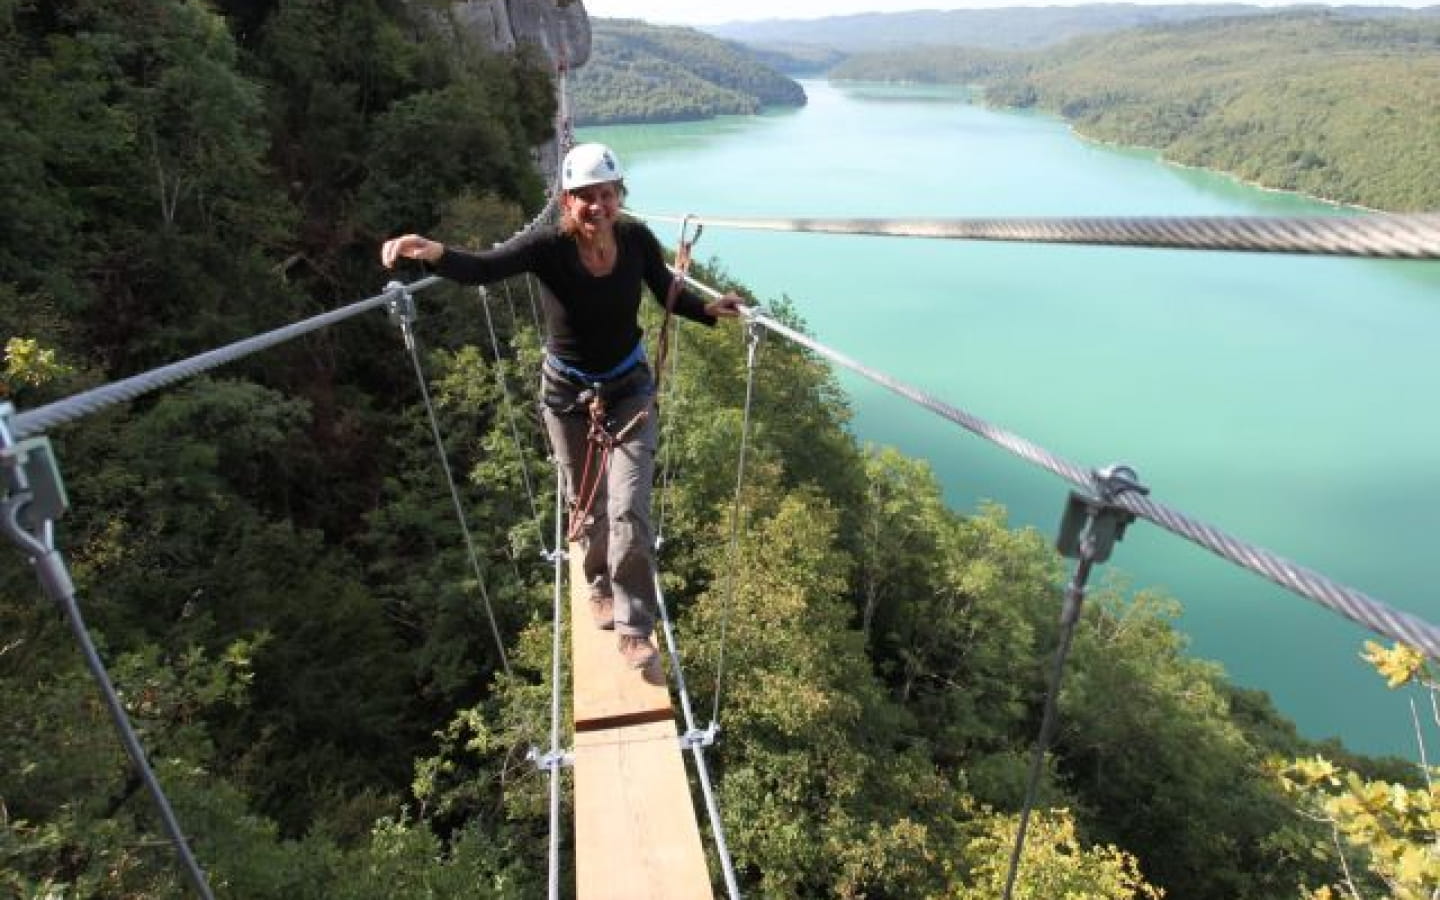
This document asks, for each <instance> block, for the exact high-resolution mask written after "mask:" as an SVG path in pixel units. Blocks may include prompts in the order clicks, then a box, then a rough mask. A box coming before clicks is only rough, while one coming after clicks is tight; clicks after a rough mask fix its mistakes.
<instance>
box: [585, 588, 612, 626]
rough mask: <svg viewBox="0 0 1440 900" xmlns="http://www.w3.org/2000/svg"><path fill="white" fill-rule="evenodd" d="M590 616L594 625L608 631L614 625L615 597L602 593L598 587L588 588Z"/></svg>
mask: <svg viewBox="0 0 1440 900" xmlns="http://www.w3.org/2000/svg"><path fill="white" fill-rule="evenodd" d="M590 618H591V620H592V621H594V623H595V627H596V628H599V629H600V630H602V631H609V630H611V629H612V628H614V627H615V598H614V597H613V596H611V595H610V594H602V593H600V590H599V589H598V588H591V589H590Z"/></svg>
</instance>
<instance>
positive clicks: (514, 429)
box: [478, 287, 550, 554]
mask: <svg viewBox="0 0 1440 900" xmlns="http://www.w3.org/2000/svg"><path fill="white" fill-rule="evenodd" d="M478 293H479V294H480V306H481V308H483V309H484V310H485V327H486V329H487V330H488V331H489V332H490V349H491V352H493V353H494V354H495V380H496V382H498V383H499V385H500V398H501V400H502V402H503V403H504V406H505V416H506V418H507V419H509V421H510V438H511V440H513V441H514V442H515V453H516V455H517V456H519V458H520V477H521V479H522V480H523V481H524V482H525V496H526V497H527V498H528V499H529V501H530V516H531V518H532V519H533V520H534V522H535V535H536V538H537V539H538V540H539V542H540V549H541V550H542V551H544V552H545V553H546V554H549V552H550V548H549V547H547V546H545V527H544V524H543V521H542V520H541V518H540V504H539V503H538V502H537V501H536V500H535V487H534V485H533V484H532V483H531V481H530V463H529V462H528V460H527V459H526V456H525V445H524V443H523V442H522V441H521V440H520V426H519V425H518V424H517V423H516V421H515V405H514V404H513V403H512V402H511V401H510V385H509V383H508V382H507V381H506V380H505V373H504V371H502V370H501V368H500V338H499V337H498V336H497V335H496V333H495V319H494V317H493V316H492V315H491V314H490V293H489V291H487V290H485V288H483V287H482V288H480V289H479V291H478Z"/></svg>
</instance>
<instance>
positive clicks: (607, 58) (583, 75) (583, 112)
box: [571, 19, 805, 125]
mask: <svg viewBox="0 0 1440 900" xmlns="http://www.w3.org/2000/svg"><path fill="white" fill-rule="evenodd" d="M591 39H592V51H591V55H590V61H589V62H588V63H587V64H586V65H585V66H584V67H582V68H580V69H577V70H576V72H575V74H574V76H573V79H572V81H571V96H572V99H573V105H574V110H575V120H576V122H577V123H578V124H581V125H589V124H601V123H622V122H667V121H679V120H687V119H706V118H711V117H713V116H718V115H748V114H752V113H757V112H759V111H760V110H761V109H763V108H764V107H767V106H803V105H804V104H805V91H804V89H803V88H801V87H800V85H799V84H798V83H796V82H795V81H794V80H793V79H791V78H789V77H787V76H785V75H782V74H781V73H780V72H778V71H776V70H775V69H774V68H772V67H771V66H768V65H766V64H765V63H763V62H761V61H759V60H757V59H755V58H754V56H753V55H752V54H750V53H749V52H748V51H747V50H746V49H745V48H743V47H740V46H739V45H737V44H733V43H731V42H728V41H723V40H720V39H719V38H716V37H714V36H712V35H709V34H704V33H702V32H699V31H695V30H693V29H690V28H671V27H663V26H658V25H649V24H647V23H644V22H641V21H639V20H636V19H593V20H592V21H591Z"/></svg>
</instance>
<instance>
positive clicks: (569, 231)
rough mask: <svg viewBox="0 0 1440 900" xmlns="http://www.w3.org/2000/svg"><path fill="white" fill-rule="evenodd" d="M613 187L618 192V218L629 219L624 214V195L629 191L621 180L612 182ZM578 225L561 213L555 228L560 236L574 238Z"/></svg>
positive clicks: (568, 216)
mask: <svg viewBox="0 0 1440 900" xmlns="http://www.w3.org/2000/svg"><path fill="white" fill-rule="evenodd" d="M614 185H615V187H616V188H617V189H618V190H619V192H620V218H621V219H626V218H629V216H628V215H627V214H626V212H625V195H626V194H628V193H630V191H629V189H627V188H626V187H625V179H623V178H622V179H620V180H619V181H616V182H614ZM586 187H589V185H586ZM565 193H567V194H573V193H575V192H574V191H566V192H565ZM579 225H580V223H579V222H576V221H575V220H574V219H572V218H570V215H569V214H568V213H565V212H562V213H560V224H559V225H558V226H556V227H558V228H559V229H560V233H561V234H566V235H569V236H571V237H574V236H575V232H576V231H577V229H578V227H579Z"/></svg>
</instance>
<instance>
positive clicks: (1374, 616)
mask: <svg viewBox="0 0 1440 900" xmlns="http://www.w3.org/2000/svg"><path fill="white" fill-rule="evenodd" d="M689 282H690V283H691V284H692V285H694V286H695V287H696V288H697V289H699V290H701V291H704V292H705V293H706V294H709V295H711V296H714V297H719V296H720V292H719V291H717V290H715V289H714V288H711V287H709V286H707V285H703V284H701V283H700V282H698V281H696V280H695V279H693V278H691V279H689ZM742 309H743V314H744V315H745V316H746V317H747V318H749V319H751V320H752V321H755V322H758V323H759V324H760V325H762V326H763V327H765V328H767V329H769V330H770V331H773V332H775V333H776V334H779V335H782V336H783V337H786V338H788V339H790V340H791V341H794V342H795V343H797V344H800V345H801V346H803V347H806V348H807V349H809V350H811V351H813V352H815V353H817V354H819V355H820V356H823V357H825V358H826V359H829V360H831V361H832V362H834V363H836V364H838V365H841V366H843V367H845V368H847V369H850V370H851V371H854V372H856V373H858V374H860V375H863V376H864V377H865V378H868V379H869V380H871V381H873V382H875V383H876V384H878V385H880V386H881V387H883V388H885V389H886V390H889V391H890V392H892V393H894V394H898V395H899V396H901V397H904V398H906V399H907V400H910V401H912V402H914V403H916V404H918V405H919V406H922V407H924V408H925V409H928V410H930V411H931V412H933V413H935V414H936V415H938V416H940V417H941V418H943V419H947V420H949V421H951V422H953V423H955V424H956V425H959V426H960V427H962V428H964V429H966V430H967V431H970V432H971V433H973V434H975V435H978V436H979V437H982V438H985V439H986V440H988V441H990V442H991V443H993V444H996V445H997V446H999V447H1002V448H1003V449H1005V450H1008V451H1010V452H1011V453H1013V454H1014V455H1016V456H1019V457H1020V458H1022V459H1025V460H1027V461H1029V462H1031V463H1033V464H1035V465H1037V466H1040V467H1041V468H1043V469H1046V470H1048V471H1050V472H1052V473H1054V474H1055V475H1058V476H1060V477H1061V478H1063V479H1065V480H1066V481H1069V482H1070V483H1071V484H1073V485H1075V486H1076V487H1079V488H1081V489H1082V490H1085V491H1089V492H1091V493H1092V494H1099V493H1101V491H1100V490H1099V488H1098V486H1097V485H1096V483H1095V477H1094V473H1093V472H1092V471H1090V470H1088V469H1085V468H1083V467H1082V466H1079V465H1077V464H1075V463H1073V462H1070V461H1069V460H1066V459H1064V458H1062V457H1059V456H1056V455H1055V454H1053V453H1051V452H1049V451H1048V450H1046V449H1045V448H1043V447H1040V446H1039V445H1037V444H1034V443H1032V442H1030V441H1028V440H1026V439H1025V438H1022V437H1020V436H1019V435H1015V434H1012V433H1011V432H1009V431H1006V430H1004V429H1003V428H1000V427H998V426H996V425H992V424H991V423H989V422H986V421H985V420H984V419H981V418H978V417H976V416H973V415H971V414H969V413H967V412H965V411H963V410H960V409H957V408H955V407H953V406H951V405H949V404H948V403H945V402H943V401H941V400H937V399H936V398H934V397H932V396H930V395H929V394H926V393H924V392H923V391H920V390H918V389H917V388H914V387H912V386H910V385H908V384H905V383H904V382H901V381H899V380H897V379H894V378H891V377H890V376H889V375H886V374H884V373H883V372H879V371H877V370H875V369H872V368H870V367H869V366H866V365H864V364H862V363H859V362H856V361H855V360H853V359H851V358H850V357H848V356H846V355H845V354H843V353H840V352H839V351H837V350H834V349H832V348H830V347H828V346H826V345H824V344H822V343H820V342H819V341H817V340H815V339H814V338H811V337H809V336H808V335H805V334H801V333H800V332H798V331H796V330H795V329H793V328H790V327H788V326H786V325H783V324H781V323H780V322H777V321H775V320H774V319H772V318H770V317H769V316H766V315H764V314H762V313H759V312H757V311H755V310H754V309H751V308H749V307H743V308H742ZM1112 502H1114V503H1115V505H1117V506H1120V507H1122V508H1124V509H1126V510H1128V511H1130V512H1132V513H1134V514H1135V515H1137V516H1139V517H1141V518H1143V519H1145V520H1147V521H1149V522H1152V523H1153V524H1155V525H1158V526H1160V527H1161V528H1163V529H1165V530H1166V531H1169V532H1170V533H1171V534H1174V535H1177V536H1179V537H1182V538H1185V539H1186V540H1188V541H1191V542H1192V543H1195V544H1198V545H1200V546H1201V547H1204V548H1205V549H1207V550H1209V551H1210V552H1212V553H1214V554H1215V555H1216V556H1219V557H1220V558H1221V559H1225V560H1228V561H1229V562H1232V563H1234V564H1236V565H1238V566H1240V567H1242V568H1244V569H1248V570H1250V571H1251V572H1254V573H1256V574H1257V575H1260V576H1262V577H1264V578H1265V579H1267V580H1269V581H1271V582H1273V583H1274V584H1277V585H1279V586H1280V587H1283V588H1285V589H1286V590H1288V591H1290V592H1291V593H1294V594H1297V595H1298V596H1300V597H1304V598H1305V599H1307V600H1312V601H1314V602H1316V603H1319V604H1320V605H1321V606H1324V607H1325V608H1327V609H1329V610H1330V611H1331V612H1334V613H1338V614H1339V615H1342V616H1344V617H1345V618H1347V619H1350V620H1351V621H1353V622H1355V623H1357V624H1360V625H1363V626H1365V627H1366V628H1368V629H1370V630H1371V631H1373V632H1375V633H1377V634H1380V635H1384V636H1385V637H1388V638H1391V639H1392V640H1396V641H1400V642H1401V643H1405V644H1408V645H1410V646H1412V647H1416V648H1418V649H1420V650H1422V651H1423V652H1424V653H1425V655H1426V656H1428V657H1430V658H1431V659H1436V660H1440V628H1437V627H1436V626H1434V625H1432V624H1431V623H1429V622H1427V621H1425V620H1424V619H1421V618H1420V617H1418V616H1415V615H1412V614H1410V613H1407V612H1403V611H1401V610H1397V609H1394V608H1393V607H1390V606H1388V605H1386V604H1385V603H1382V602H1381V601H1379V600H1377V599H1375V598H1374V597H1371V596H1369V595H1368V594H1366V593H1364V592H1362V591H1359V590H1356V589H1355V588H1351V587H1348V586H1346V585H1343V584H1340V583H1339V582H1337V581H1335V580H1334V579H1331V578H1329V577H1327V576H1325V575H1322V574H1320V573H1319V572H1316V571H1314V570H1313V569H1309V568H1307V567H1305V566H1302V565H1300V564H1299V563H1296V562H1293V561H1291V560H1289V559H1286V558H1285V557H1283V556H1280V555H1279V554H1276V553H1273V552H1271V551H1269V550H1266V549H1265V548H1263V547H1258V546H1256V545H1254V544H1251V543H1249V542H1247V541H1244V540H1242V539H1240V538H1238V537H1235V536H1233V535H1230V534H1228V533H1226V532H1225V531H1222V530H1221V529H1219V528H1216V527H1215V526H1213V525H1210V524H1208V523H1205V522H1202V521H1200V520H1198V519H1195V518H1192V517H1190V516H1188V515H1186V514H1185V513H1182V512H1180V511H1178V510H1175V509H1172V508H1170V507H1167V506H1165V505H1163V504H1160V503H1157V502H1155V501H1154V500H1151V499H1149V498H1147V497H1143V496H1139V495H1137V494H1135V493H1133V492H1130V493H1125V494H1122V495H1120V496H1118V497H1116V498H1114V500H1113V501H1112Z"/></svg>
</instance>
